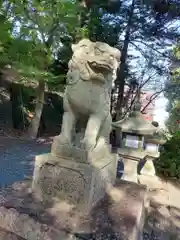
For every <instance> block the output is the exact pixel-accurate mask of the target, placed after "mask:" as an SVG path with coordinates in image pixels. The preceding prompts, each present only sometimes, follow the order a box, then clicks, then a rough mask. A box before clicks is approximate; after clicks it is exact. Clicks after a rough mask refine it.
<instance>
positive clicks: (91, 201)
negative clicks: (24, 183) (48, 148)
mask: <svg viewBox="0 0 180 240" xmlns="http://www.w3.org/2000/svg"><path fill="white" fill-rule="evenodd" d="M55 154H56V155H55ZM116 168H117V157H116V155H115V154H111V153H110V152H109V153H108V150H107V148H106V147H104V149H103V148H102V149H99V150H94V151H93V152H92V153H91V154H89V153H88V152H87V151H85V150H83V149H80V148H76V147H68V146H67V145H63V146H62V145H59V146H58V145H57V142H56V141H54V143H53V145H52V152H51V153H49V154H43V155H39V156H37V157H36V160H35V170H34V176H33V184H32V190H33V192H35V194H37V195H38V196H39V197H40V198H41V199H42V200H43V201H49V200H51V199H52V198H54V197H55V198H58V199H59V200H62V201H66V202H67V203H68V204H69V205H71V206H72V207H73V208H77V209H80V210H81V211H83V212H90V211H91V209H92V208H93V207H94V206H95V205H96V203H97V202H98V201H99V200H100V199H102V198H103V197H104V195H105V193H106V187H107V186H108V185H109V184H112V185H113V184H114V182H115V179H116Z"/></svg>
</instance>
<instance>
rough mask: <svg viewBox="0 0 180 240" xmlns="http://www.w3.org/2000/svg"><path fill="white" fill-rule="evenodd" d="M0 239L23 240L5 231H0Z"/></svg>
mask: <svg viewBox="0 0 180 240" xmlns="http://www.w3.org/2000/svg"><path fill="white" fill-rule="evenodd" d="M0 239H1V240H25V239H24V238H21V237H19V236H17V235H16V234H14V233H11V232H7V231H5V230H4V229H0Z"/></svg>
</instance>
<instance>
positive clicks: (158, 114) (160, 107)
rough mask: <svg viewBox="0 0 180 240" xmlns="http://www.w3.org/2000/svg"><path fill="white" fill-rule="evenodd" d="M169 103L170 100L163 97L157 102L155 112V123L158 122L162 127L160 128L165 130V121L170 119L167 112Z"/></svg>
mask: <svg viewBox="0 0 180 240" xmlns="http://www.w3.org/2000/svg"><path fill="white" fill-rule="evenodd" d="M167 103H168V100H167V99H166V98H165V97H164V96H163V95H161V96H160V97H159V99H157V100H156V102H155V111H154V119H153V120H154V121H157V122H158V123H159V125H160V127H162V128H164V127H165V125H164V123H165V120H166V119H167V117H168V112H166V105H167Z"/></svg>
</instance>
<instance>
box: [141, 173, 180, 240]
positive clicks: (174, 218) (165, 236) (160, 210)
mask: <svg viewBox="0 0 180 240" xmlns="http://www.w3.org/2000/svg"><path fill="white" fill-rule="evenodd" d="M139 182H140V183H141V184H145V185H147V187H148V190H149V198H150V205H149V208H148V213H147V218H146V222H145V227H144V238H143V239H144V240H179V239H180V183H178V182H170V181H165V180H162V179H160V178H158V177H147V176H139Z"/></svg>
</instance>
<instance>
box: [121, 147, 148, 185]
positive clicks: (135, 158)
mask: <svg viewBox="0 0 180 240" xmlns="http://www.w3.org/2000/svg"><path fill="white" fill-rule="evenodd" d="M118 155H119V156H120V157H121V158H122V159H123V164H124V169H123V172H122V178H121V179H123V180H126V181H130V182H135V183H138V171H137V169H138V164H139V161H140V160H142V159H144V157H145V152H141V151H139V152H138V151H136V150H132V149H128V148H119V149H118Z"/></svg>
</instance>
